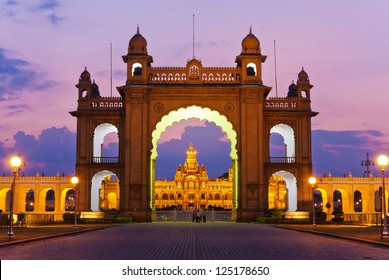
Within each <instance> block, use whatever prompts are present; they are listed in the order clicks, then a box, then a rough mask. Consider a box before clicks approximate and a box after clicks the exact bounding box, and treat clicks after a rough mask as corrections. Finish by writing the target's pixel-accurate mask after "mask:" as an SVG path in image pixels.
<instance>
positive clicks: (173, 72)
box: [149, 67, 241, 84]
mask: <svg viewBox="0 0 389 280" xmlns="http://www.w3.org/2000/svg"><path fill="white" fill-rule="evenodd" d="M240 72H241V69H240V68H236V67H202V68H201V69H200V68H198V69H197V72H194V73H192V72H191V71H190V70H188V69H187V68H186V67H152V68H150V70H149V83H155V84H186V83H190V82H191V80H193V79H194V78H195V80H199V81H201V83H207V84H208V83H211V84H212V83H215V84H233V83H239V82H240V75H241V74H240Z"/></svg>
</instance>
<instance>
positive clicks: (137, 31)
mask: <svg viewBox="0 0 389 280" xmlns="http://www.w3.org/2000/svg"><path fill="white" fill-rule="evenodd" d="M136 34H139V24H137V25H136Z"/></svg>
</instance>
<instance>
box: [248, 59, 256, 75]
mask: <svg viewBox="0 0 389 280" xmlns="http://www.w3.org/2000/svg"><path fill="white" fill-rule="evenodd" d="M246 71H247V76H256V75H257V65H256V64H255V63H253V62H250V63H249V64H247V69H246Z"/></svg>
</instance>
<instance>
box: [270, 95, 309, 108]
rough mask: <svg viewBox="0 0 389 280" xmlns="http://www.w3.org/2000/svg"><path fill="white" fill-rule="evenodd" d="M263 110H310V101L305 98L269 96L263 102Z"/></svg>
mask: <svg viewBox="0 0 389 280" xmlns="http://www.w3.org/2000/svg"><path fill="white" fill-rule="evenodd" d="M264 107H265V108H264V109H265V111H267V110H271V111H280V110H281V111H285V110H287V111H294V110H310V108H311V101H310V100H309V99H307V98H289V97H271V98H269V99H266V101H265V103H264Z"/></svg>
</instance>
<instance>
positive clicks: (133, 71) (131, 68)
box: [122, 26, 153, 84]
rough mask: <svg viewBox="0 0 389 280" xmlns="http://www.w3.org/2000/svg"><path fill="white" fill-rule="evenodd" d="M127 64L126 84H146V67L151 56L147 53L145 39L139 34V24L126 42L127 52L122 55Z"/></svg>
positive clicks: (148, 65)
mask: <svg viewBox="0 0 389 280" xmlns="http://www.w3.org/2000/svg"><path fill="white" fill-rule="evenodd" d="M122 58H123V61H124V62H125V63H126V64H127V83H126V84H146V83H147V80H148V73H147V72H148V71H147V70H148V67H150V66H151V63H152V62H153V57H152V56H150V55H148V53H147V41H146V39H145V38H144V37H143V36H142V34H140V32H139V26H137V28H136V34H135V35H134V36H132V38H131V39H130V41H129V43H128V53H127V55H123V56H122Z"/></svg>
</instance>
